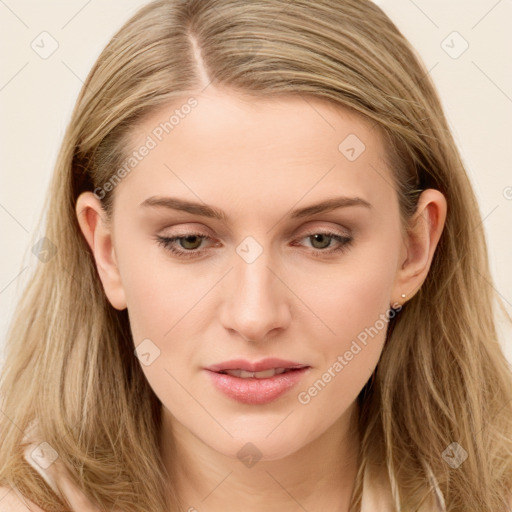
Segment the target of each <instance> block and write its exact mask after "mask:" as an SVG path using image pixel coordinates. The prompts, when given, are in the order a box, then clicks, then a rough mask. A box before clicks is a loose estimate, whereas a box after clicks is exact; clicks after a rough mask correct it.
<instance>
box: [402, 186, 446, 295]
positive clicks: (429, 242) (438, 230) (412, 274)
mask: <svg viewBox="0 0 512 512" xmlns="http://www.w3.org/2000/svg"><path fill="white" fill-rule="evenodd" d="M446 213H447V204H446V199H445V197H444V195H443V194H442V193H441V192H440V191H439V190H435V189H427V190H424V191H423V192H422V194H421V196H420V198H419V200H418V206H417V208H416V212H415V213H414V215H413V216H412V218H411V219H410V221H409V230H408V234H407V239H406V240H405V251H404V254H405V256H404V257H403V258H402V259H401V260H400V262H399V268H398V269H397V276H396V280H395V286H394V290H393V297H394V298H396V297H402V294H405V296H406V300H409V299H411V298H412V297H413V296H414V295H415V294H416V292H417V291H418V290H419V289H420V288H421V285H422V284H423V282H424V281H425V279H426V278H427V275H428V272H429V270H430V266H431V264H432V260H433V258H434V253H435V250H436V248H437V245H438V242H439V240H440V238H441V234H442V231H443V228H444V224H445V220H446ZM398 302H399V303H403V302H405V300H404V299H403V298H402V299H401V300H398Z"/></svg>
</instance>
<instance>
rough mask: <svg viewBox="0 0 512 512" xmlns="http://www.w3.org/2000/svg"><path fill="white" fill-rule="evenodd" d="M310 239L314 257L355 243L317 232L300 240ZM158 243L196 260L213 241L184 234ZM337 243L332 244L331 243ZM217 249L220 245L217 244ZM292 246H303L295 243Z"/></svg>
mask: <svg viewBox="0 0 512 512" xmlns="http://www.w3.org/2000/svg"><path fill="white" fill-rule="evenodd" d="M304 239H310V240H311V241H312V245H311V248H312V250H311V254H313V255H314V256H320V257H322V256H326V255H328V254H332V253H338V252H342V251H346V250H348V248H349V246H350V244H351V243H352V241H353V238H352V237H351V236H345V235H340V234H339V233H334V232H331V231H315V232H311V233H307V234H306V235H305V236H304V237H302V238H301V239H299V240H304ZM156 240H157V242H158V243H159V244H160V245H162V246H163V247H164V248H165V249H166V250H168V251H170V252H171V253H172V254H175V255H176V256H178V257H180V258H195V257H199V256H201V255H202V254H203V253H205V252H206V251H207V249H205V248H202V249H201V248H200V247H201V243H202V242H203V240H211V238H210V237H209V236H208V235H205V234H203V233H182V234H179V235H176V236H172V237H167V236H161V235H157V236H156ZM332 241H334V242H335V243H334V244H332V243H331V242H332ZM214 245H216V246H217V247H218V246H219V245H220V243H218V242H217V243H215V244H214ZM292 245H301V244H297V243H295V242H294V243H293V244H292Z"/></svg>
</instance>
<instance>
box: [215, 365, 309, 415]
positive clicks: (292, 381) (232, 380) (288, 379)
mask: <svg viewBox="0 0 512 512" xmlns="http://www.w3.org/2000/svg"><path fill="white" fill-rule="evenodd" d="M205 370H207V372H206V373H207V374H208V375H209V377H210V379H211V382H212V383H213V385H214V387H215V388H216V389H217V390H218V391H220V392H221V393H222V394H223V395H225V396H227V397H228V398H230V399H232V400H236V401H237V402H241V403H245V404H250V405H262V404H266V403H269V402H272V401H274V400H276V399H277V398H279V397H281V396H283V395H284V394H285V393H287V392H288V391H290V390H291V389H292V388H293V387H295V386H296V385H297V384H298V383H299V381H300V380H301V379H302V377H303V376H304V375H305V374H306V373H308V372H309V371H310V370H311V367H310V366H307V365H303V364H300V363H296V362H293V361H284V360H282V359H265V360H263V361H260V362H257V363H250V362H248V361H243V360H237V361H227V362H225V363H220V364H218V365H213V366H210V367H209V368H205Z"/></svg>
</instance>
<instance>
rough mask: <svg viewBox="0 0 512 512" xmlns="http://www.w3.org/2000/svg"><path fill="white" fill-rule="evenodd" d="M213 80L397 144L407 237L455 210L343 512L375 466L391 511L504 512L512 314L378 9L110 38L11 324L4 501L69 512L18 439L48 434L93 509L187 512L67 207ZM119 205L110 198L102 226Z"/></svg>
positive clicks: (215, 0) (469, 196)
mask: <svg viewBox="0 0 512 512" xmlns="http://www.w3.org/2000/svg"><path fill="white" fill-rule="evenodd" d="M195 47H197V48H198V49H199V52H195V51H194V48H195ZM199 63H201V66H200V65H199ZM210 81H211V83H212V84H215V86H216V87H218V88H229V89H230V90H232V91H234V92H241V93H245V94H250V95H253V96H254V97H255V98H257V97H262V96H269V95H273V96H277V95H283V96H289V95H299V94H300V95H303V97H305V98H306V97H308V96H310V97H316V98H321V99H325V100H327V101H329V102H331V103H333V104H335V105H339V106H341V107H345V108H348V109H351V110H353V111H354V112H357V113H359V114H360V115H362V116H364V117H365V118H366V119H367V120H369V121H371V122H372V123H373V124H374V125H375V126H376V127H377V128H378V129H379V130H380V131H381V133H382V134H383V135H384V136H385V137H386V139H387V141H388V145H387V147H388V148H389V152H388V154H387V155H386V157H387V159H388V163H389V166H390V169H392V171H393V173H394V180H395V187H396V191H397V194H398V197H399V200H400V212H401V221H402V222H403V226H407V220H408V218H409V217H410V215H411V214H412V213H413V212H414V210H415V206H416V201H417V199H418V195H419V193H420V192H421V191H422V190H424V189H426V188H435V189H438V190H439V191H441V192H442V193H443V194H444V195H445V197H446V199H447V204H448V213H447V219H446V224H445V228H444V231H443V234H442V236H441V239H440V242H439V245H438V247H437V250H436V252H435V255H434V259H433V262H432V266H431V269H430V272H429V274H428V276H427V279H426V281H425V282H424V284H423V286H422V287H421V289H420V290H419V291H418V293H417V294H416V295H415V296H414V297H413V298H412V299H411V300H410V301H408V302H407V303H406V304H405V305H404V307H403V309H402V310H401V311H400V313H399V314H398V315H396V316H395V317H394V318H393V319H392V320H390V323H389V327H388V335H387V339H386V344H385V346H384V349H383V353H382V356H381V359H380V361H379V364H378V366H377V368H376V370H375V372H374V374H373V376H372V378H371V379H370V381H369V382H368V383H367V384H366V385H365V387H364V388H363V390H362V391H361V393H360V395H359V396H358V404H359V410H360V415H359V422H358V426H359V433H360V436H361V448H360V459H359V460H360V463H359V471H358V475H357V480H356V487H355V491H354V494H353V496H352V506H351V507H352V508H351V509H352V510H358V507H359V506H360V501H361V492H362V480H363V473H364V470H365V468H366V467H370V466H373V465H376V466H379V465H380V466H381V467H382V468H384V470H385V471H386V472H387V475H388V477H389V480H390V482H391V485H392V493H393V498H394V501H395V504H396V508H397V510H416V508H417V507H418V506H419V504H420V502H421V501H422V500H424V499H425V496H426V495H427V494H428V493H429V492H430V491H431V489H432V487H433V482H434V481H435V482H436V483H437V485H438V487H439V489H440V490H441V491H442V495H443V497H444V501H445V505H446V510H448V511H468V510H478V511H480V512H498V511H501V510H505V501H506V499H508V497H509V493H510V490H511V489H512V405H511V404H512V374H511V371H510V366H509V364H508V362H507V360H506V359H505V357H504V355H503V352H502V350H501V347H500V344H499V342H498V337H497V332H496V328H495V316H494V315H495V313H496V311H495V302H494V301H495V300H496V303H499V304H500V305H501V308H502V310H503V311H505V309H504V307H503V303H502V302H501V301H500V298H499V297H498V296H497V295H496V293H495V291H494V289H493V287H492V278H491V276H490V272H489V268H488V256H487V249H486V244H485V237H484V231H483V227H482V223H481V217H480V213H479V209H478V204H477V201H476V198H475V195H474V193H473V190H472V188H471V185H470V182H469V180H468V177H467V174H466V172H465V169H464V165H463V163H462V161H461V157H460V155H459V153H458V150H457V147H456V144H455V142H454V140H453V138H452V135H451V133H450V130H449V128H448V125H447V121H446V118H445V115H444V112H443V110H442V107H441V104H440V101H439V98H438V95H437V93H436V90H435V87H434V85H433V83H432V81H431V79H430V77H429V75H428V72H427V70H426V69H425V67H424V65H423V63H422V62H421V60H420V58H419V57H418V56H417V54H416V53H415V51H414V49H413V48H412V47H411V46H410V44H409V43H408V41H407V40H406V39H405V38H404V37H403V35H402V34H401V33H400V32H399V30H398V29H397V28H396V27H395V25H394V24H393V23H392V22H391V20H390V19H389V18H388V17H387V16H386V15H385V14H384V12H383V11H382V10H381V9H380V8H379V7H377V6H376V5H375V4H373V3H371V2H370V1H367V0H315V1H314V2H313V1H310V0H295V1H294V2H293V3H291V4H290V2H289V0H252V1H251V2H241V1H239V0H168V1H164V0H159V1H156V2H152V3H150V4H149V5H147V6H145V7H144V8H142V9H141V10H140V11H139V12H138V13H136V14H135V15H134V16H133V17H132V18H131V19H130V20H129V21H128V22H127V23H126V24H125V25H124V26H123V27H122V28H121V29H120V30H119V31H118V33H117V34H116V35H115V36H114V37H113V38H112V40H111V41H110V42H109V44H108V45H107V47H106V48H105V50H104V51H103V52H102V54H101V55H100V57H99V58H98V60H97V62H96V64H95V65H94V67H93V69H92V70H91V72H90V74H89V76H88V78H87V80H86V82H85V84H84V87H83V88H82V91H81V93H80V95H79V98H78V100H77V103H76V106H75V109H74V112H73V115H72V119H71V122H70V124H69V127H68V129H67V131H66V134H65V136H64V140H63V143H62V147H61V150H60V153H59V156H58V160H57V162H56V167H55V172H54V175H53V181H52V183H51V187H50V190H49V193H48V196H47V203H46V206H45V209H47V212H46V219H45V235H46V237H47V238H48V239H49V240H50V241H51V242H52V243H53V244H54V245H55V246H56V249H57V251H56V254H55V255H54V256H53V257H52V258H50V259H49V260H48V261H46V262H44V263H43V262H41V263H39V266H38V267H37V269H36V270H35V272H34V275H33V276H31V278H30V281H29V283H28V285H27V287H26V290H25V291H24V295H23V297H22V300H21V301H20V303H19V306H18V309H17V311H16V315H15V317H14V319H13V322H12V324H11V327H10V331H9V336H8V340H7V346H6V356H5V357H6V359H5V366H4V369H3V375H2V379H1V383H0V386H1V388H0V393H1V400H2V402H1V408H2V411H3V414H2V415H0V440H1V442H0V484H2V485H10V486H16V487H17V488H18V489H20V491H21V492H22V493H23V494H25V495H26V496H27V497H28V498H29V499H31V500H33V501H34V502H35V503H37V504H38V505H39V506H41V507H43V508H45V510H47V511H48V512H53V511H64V510H66V504H65V503H63V502H62V500H61V499H58V497H57V496H56V495H55V494H54V493H53V491H52V490H51V489H50V488H49V487H48V486H47V485H46V484H45V482H43V480H42V479H41V478H40V477H39V475H38V474H37V473H36V472H34V470H32V468H31V467H30V466H29V465H28V464H27V462H26V461H25V460H24V458H23V454H22V449H23V432H24V431H25V429H26V428H27V427H28V426H29V424H30V423H31V422H32V421H34V420H37V422H38V425H39V431H40V433H41V436H42V438H43V439H44V440H45V441H47V442H48V443H49V444H50V445H51V446H52V447H53V448H54V449H55V450H56V451H57V452H58V454H59V457H60V460H61V462H63V463H64V465H65V467H66V469H67V470H68V471H69V473H70V475H71V478H72V479H73V481H74V483H76V484H77V485H78V486H79V487H80V488H81V490H82V491H83V492H84V493H85V494H86V495H87V496H88V497H89V498H90V499H91V500H93V501H95V502H96V503H97V504H98V505H99V506H100V507H101V508H104V509H109V510H111V509H118V510H123V511H125V512H147V511H148V510H149V511H151V512H167V511H168V510H173V511H177V510H178V507H179V503H178V500H177V498H176V496H175V494H174V493H173V491H172V490H173V488H172V478H170V477H169V475H167V474H166V472H165V469H164V466H163V463H162V460H161V454H160V447H159V441H158V439H159V438H158V434H159V429H160V421H161V407H162V404H161V402H160V401H159V400H158V398H157V397H156V395H155V394H154V393H153V391H152V390H151V388H150V386H149V384H148V383H147V381H146V378H145V377H144V374H143V372H142V370H141V367H140V363H139V361H138V360H137V358H136V357H135V356H134V353H133V341H132V339H131V333H130V327H129V322H128V316H127V312H126V310H125V311H118V310H115V309H114V308H113V307H112V306H111V305H110V303H109V302H108V300H107V299H106V296H105V293H104V291H103V288H102V286H101V282H100V280H99V277H98V274H97V271H96V267H95V264H94V259H93V257H92V254H91V251H90V250H89V247H88V246H87V244H86V241H85V239H84V237H83V236H82V234H81V232H80V229H79V226H78V223H77V219H76V215H75V204H76V199H77V197H78V195H79V194H80V193H81V192H83V191H85V190H91V191H92V190H95V189H96V187H101V186H102V185H103V184H104V183H106V182H107V181H108V180H109V177H110V176H111V175H112V173H113V172H114V171H115V170H116V169H118V168H119V166H120V165H121V164H122V162H123V161H124V159H125V158H126V155H125V151H126V147H127V140H128V136H129V134H130V133H131V130H133V127H134V126H135V125H136V124H137V123H138V122H140V121H141V120H142V119H143V118H144V117H145V116H147V115H149V114H150V113H152V112H153V111H154V110H156V109H159V108H161V107H162V106H163V105H165V104H169V102H171V101H176V100H177V99H179V98H184V97H186V96H187V95H191V94H194V93H195V94H197V93H198V91H200V90H201V89H203V88H204V87H206V86H207V85H208V83H209V82H210ZM113 197H114V195H113V192H108V193H107V194H106V195H105V197H104V198H103V202H104V206H105V209H106V210H107V211H108V212H109V211H111V207H112V200H113ZM508 318H509V320H510V317H508ZM453 442H457V443H458V444H459V445H460V446H461V447H462V448H463V449H464V450H465V451H466V452H467V454H468V458H467V459H466V460H465V461H464V463H463V464H462V465H461V466H460V467H458V468H457V469H453V468H452V467H450V466H449V465H448V464H447V463H446V461H445V460H444V458H443V453H444V452H445V450H446V449H447V447H448V446H449V445H450V444H451V443H453Z"/></svg>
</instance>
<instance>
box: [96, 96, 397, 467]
mask: <svg viewBox="0 0 512 512" xmlns="http://www.w3.org/2000/svg"><path fill="white" fill-rule="evenodd" d="M195 98H196V100H197V103H196V104H195V106H194V107H193V108H190V109H182V110H181V112H182V115H181V116H178V117H179V121H178V122H175V124H174V125H173V127H172V129H169V127H168V126H167V129H168V130H167V131H168V133H167V132H166V131H165V130H164V129H163V128H162V126H166V125H165V124H163V125H161V123H165V122H166V121H167V122H168V121H169V118H170V117H171V116H172V115H173V114H174V113H175V111H176V109H180V105H184V104H185V103H186V99H185V100H183V102H181V103H180V102H177V103H176V104H173V105H171V106H169V107H168V108H165V109H161V110H160V111H158V112H157V113H156V114H153V115H152V116H151V117H150V118H147V119H146V120H145V121H144V123H143V124H141V125H140V126H138V127H137V128H136V129H135V130H134V132H133V134H132V138H131V148H130V151H129V153H130V154H132V152H133V151H136V152H137V151H138V153H137V154H138V157H137V163H136V165H134V166H133V169H131V170H130V172H129V173H126V174H127V175H126V176H124V177H123V178H122V180H121V182H120V183H119V184H117V185H116V187H115V201H114V209H113V216H112V222H111V228H110V229H111V235H112V244H113V245H112V249H113V251H112V254H113V266H115V268H116V271H117V272H118V276H119V280H118V282H117V284H113V281H109V278H108V277H103V278H102V279H103V282H104V285H105V289H106V291H107V294H108V295H109V298H110V299H111V301H112V303H113V304H114V305H115V307H118V308H120V309H121V308H123V307H124V306H126V307H127V308H128V313H129V319H130V324H131V329H132V333H133V339H134V342H135V346H136V347H137V351H138V352H137V353H138V356H139V358H140V361H141V366H142V369H143V371H144V373H145V376H146V377H147V380H148V382H149V384H150V385H151V387H152V388H153V390H154V391H155V393H156V395H157V396H158V397H159V399H160V400H161V401H162V403H163V405H164V407H165V413H166V415H167V416H168V417H169V418H170V419H171V421H172V422H173V424H174V425H175V426H176V428H178V427H179V428H181V429H184V430H186V431H188V432H190V433H192V434H193V435H194V436H195V438H197V439H199V440H201V441H202V442H204V443H205V444H206V445H208V446H210V447H211V448H213V449H215V450H217V451H218V452H221V453H223V454H226V455H228V456H232V457H235V456H236V454H237V452H238V450H240V447H242V446H244V444H245V443H248V442H250V443H252V444H253V445H255V446H256V447H257V448H258V449H259V451H260V452H261V454H262V456H263V457H264V458H266V459H268V460H272V459H277V458H281V457H285V456H286V455H289V454H292V453H294V452H296V451H297V450H299V449H300V448H301V447H304V446H305V445H307V444H308V443H310V442H311V441H313V440H314V439H315V438H317V437H318V436H320V435H321V434H322V433H325V432H326V431H327V430H328V429H330V428H332V427H333V426H335V425H336V424H337V422H339V421H341V419H342V418H344V417H346V415H347V414H348V411H349V410H350V409H351V407H352V406H353V405H354V403H355V399H356V397H357V395H358V394H359V392H360V391H361V389H362V387H363V386H364V384H365V383H366V382H367V380H368V379H369V378H370V376H371V374H372V372H373V371H374V369H375V366H376V364H377V362H378V360H379V357H380V355H381V351H382V348H383V344H384V341H385V336H386V328H387V325H388V322H387V319H389V317H390V305H391V304H393V303H395V305H396V301H397V299H398V298H399V297H400V294H401V292H402V291H403V290H402V289H400V288H401V286H402V285H403V281H400V280H399V270H400V268H401V265H402V263H403V260H404V258H405V255H406V252H405V245H404V241H403V239H402V234H401V230H400V218H399V210H398V201H397V195H396V192H395V191H394V189H393V188H392V186H391V183H392V178H391V171H390V170H389V169H388V168H387V167H386V164H385V163H384V156H385V148H384V146H383V143H382V140H381V138H380V134H379V133H378V132H377V131H376V130H374V129H372V127H371V125H370V124H369V123H367V122H366V121H365V120H364V119H363V118H361V117H359V116H357V115H355V114H353V113H350V112H349V111H347V110H345V109H342V108H340V107H336V106H333V105H330V104H327V103H324V102H322V101H320V100H312V99H308V101H305V100H304V99H303V98H300V97H287V98H273V99H268V100H267V99H265V100H263V99H247V98H243V97H241V96H238V95H234V94H227V93H223V92H221V91H218V90H215V89H213V88H212V87H209V88H208V89H207V90H206V91H205V92H204V93H201V94H198V95H196V96H195ZM185 111H186V112H188V113H187V114H186V115H185V114H183V112H185ZM176 119H177V118H176ZM159 127H160V129H159ZM148 137H149V139H148ZM150 139H151V141H152V142H150ZM363 144H364V146H363ZM143 145H146V147H150V149H149V150H148V151H145V150H142V151H139V149H140V148H141V147H142V146H143ZM141 153H145V155H144V156H141ZM343 198H344V199H343ZM327 201H333V202H337V204H333V205H332V206H331V208H327V209H325V208H324V209H322V208H320V207H319V208H316V207H314V206H315V205H318V204H321V203H324V202H327ZM185 203H187V204H188V208H187V209H180V205H181V206H183V205H184V204H185ZM192 203H193V204H194V205H195V206H191V205H192ZM220 212H222V214H221V215H219V216H214V215H213V213H216V214H219V213H220ZM102 275H103V276H105V274H102ZM391 316H393V312H391ZM269 359H279V360H282V361H272V360H269ZM265 360H267V361H265ZM230 361H235V362H230ZM260 362H263V364H262V365H261V366H254V364H256V363H260ZM251 365H253V366H251ZM208 368H209V369H208ZM222 368H224V369H226V368H227V369H231V370H235V372H228V373H227V374H226V373H222V372H221V370H222ZM241 368H245V370H246V371H250V370H251V369H252V370H258V369H261V370H264V369H267V370H268V371H266V372H264V373H261V374H257V375H255V376H251V375H252V374H246V373H240V372H238V373H237V372H236V370H237V369H238V370H240V369H241ZM272 368H278V370H277V374H276V375H274V376H272V375H273V374H274V373H275V371H276V370H274V371H272ZM282 368H286V370H285V372H284V373H280V372H281V369H282ZM237 375H238V376H237Z"/></svg>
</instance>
